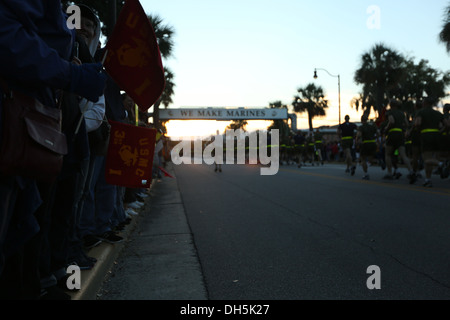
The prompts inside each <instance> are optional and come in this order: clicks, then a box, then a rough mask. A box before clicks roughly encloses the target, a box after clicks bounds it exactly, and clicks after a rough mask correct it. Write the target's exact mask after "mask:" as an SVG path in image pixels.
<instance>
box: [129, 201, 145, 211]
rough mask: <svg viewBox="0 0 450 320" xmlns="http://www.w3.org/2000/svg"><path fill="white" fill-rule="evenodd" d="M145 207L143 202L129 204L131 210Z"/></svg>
mask: <svg viewBox="0 0 450 320" xmlns="http://www.w3.org/2000/svg"><path fill="white" fill-rule="evenodd" d="M143 205H144V203H143V202H139V201H134V202H131V203H128V204H127V206H128V207H129V208H133V209H140V208H141V207H142V206H143Z"/></svg>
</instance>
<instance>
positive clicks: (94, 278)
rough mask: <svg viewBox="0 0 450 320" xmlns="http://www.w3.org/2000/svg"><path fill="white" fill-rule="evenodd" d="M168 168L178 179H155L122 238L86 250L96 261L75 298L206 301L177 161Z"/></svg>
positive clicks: (73, 298) (84, 272) (84, 277)
mask: <svg viewBox="0 0 450 320" xmlns="http://www.w3.org/2000/svg"><path fill="white" fill-rule="evenodd" d="M165 169H166V170H167V171H168V172H169V173H170V174H171V175H172V176H173V177H174V178H170V177H163V178H162V179H154V180H153V181H152V184H151V187H150V190H149V192H148V194H149V197H147V198H145V199H144V202H145V205H144V206H143V207H142V208H141V209H140V210H139V215H138V216H135V217H133V220H132V222H131V223H130V224H129V225H128V226H127V228H126V229H125V230H124V231H123V232H122V233H121V234H120V235H121V236H122V237H123V238H124V241H123V242H122V243H117V244H114V245H111V244H108V243H102V244H100V245H99V246H97V247H95V248H93V249H91V250H90V251H89V252H88V255H89V256H92V257H95V258H96V259H97V263H96V264H95V266H94V268H93V269H92V270H88V271H81V290H79V291H78V292H73V293H71V295H72V300H98V299H100V300H131V299H133V300H135V299H136V300H190V299H196V300H206V299H207V292H206V289H205V286H204V282H203V275H202V272H201V266H200V263H199V261H198V258H197V252H196V249H195V246H194V243H193V238H192V234H191V231H190V227H189V225H188V221H187V218H186V214H185V211H184V205H183V201H182V198H181V194H180V192H179V190H178V182H177V180H176V176H175V172H174V170H173V169H174V168H173V164H172V163H169V164H168V166H167V168H165ZM116 266H117V268H115V267H116ZM110 280H111V281H110Z"/></svg>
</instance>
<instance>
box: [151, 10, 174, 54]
mask: <svg viewBox="0 0 450 320" xmlns="http://www.w3.org/2000/svg"><path fill="white" fill-rule="evenodd" d="M147 18H148V20H149V21H150V24H151V25H152V27H153V31H154V32H155V36H156V40H157V41H158V46H159V51H160V52H161V56H162V57H163V58H164V59H167V58H169V57H171V56H172V54H173V47H174V40H173V36H174V34H175V29H174V28H173V27H172V26H170V25H167V24H164V20H163V19H162V18H161V17H160V16H159V15H157V14H154V15H152V14H149V15H147Z"/></svg>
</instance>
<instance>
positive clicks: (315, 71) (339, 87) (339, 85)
mask: <svg viewBox="0 0 450 320" xmlns="http://www.w3.org/2000/svg"><path fill="white" fill-rule="evenodd" d="M317 70H322V71H325V72H326V73H328V74H329V75H330V76H331V77H335V78H336V77H337V78H338V93H339V125H340V124H341V75H339V74H338V75H337V76H336V75H333V74H331V73H329V72H328V71H327V70H325V69H321V68H316V69H314V79H317V78H318V76H317Z"/></svg>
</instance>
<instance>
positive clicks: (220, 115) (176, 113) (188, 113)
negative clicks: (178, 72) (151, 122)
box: [159, 108, 288, 121]
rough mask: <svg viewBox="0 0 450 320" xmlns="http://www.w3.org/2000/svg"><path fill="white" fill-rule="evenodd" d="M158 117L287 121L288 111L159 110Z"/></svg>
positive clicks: (167, 118)
mask: <svg viewBox="0 0 450 320" xmlns="http://www.w3.org/2000/svg"><path fill="white" fill-rule="evenodd" d="M159 117H160V119H161V120H223V121H229V120H277V119H282V120H285V119H288V110H287V109H269V108H248V109H247V108H234V109H232V108H182V109H160V110H159Z"/></svg>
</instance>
